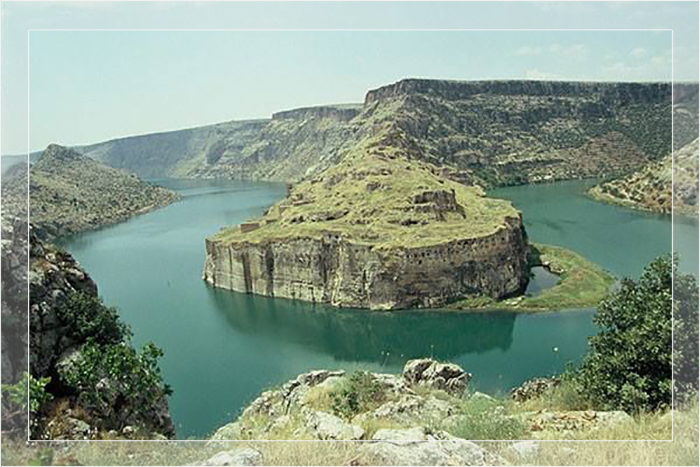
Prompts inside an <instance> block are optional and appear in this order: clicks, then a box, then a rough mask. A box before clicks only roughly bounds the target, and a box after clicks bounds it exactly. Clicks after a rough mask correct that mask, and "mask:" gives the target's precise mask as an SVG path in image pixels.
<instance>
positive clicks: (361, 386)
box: [331, 370, 386, 420]
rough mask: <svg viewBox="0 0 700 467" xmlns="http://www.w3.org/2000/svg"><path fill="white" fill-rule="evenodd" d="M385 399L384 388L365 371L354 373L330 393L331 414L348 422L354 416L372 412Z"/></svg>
mask: <svg viewBox="0 0 700 467" xmlns="http://www.w3.org/2000/svg"><path fill="white" fill-rule="evenodd" d="M385 398H386V393H385V392H384V388H382V385H381V383H380V382H379V381H377V380H376V379H375V378H374V376H373V375H372V374H371V373H369V372H366V371H359V370H358V371H355V372H354V373H353V374H352V375H350V377H349V378H348V379H347V381H346V382H345V384H343V385H342V386H341V387H340V388H338V389H336V390H335V391H333V392H331V400H332V408H333V413H335V414H336V415H338V416H339V417H344V418H346V419H348V420H350V419H352V418H353V417H354V416H355V415H357V414H359V413H362V412H367V411H369V410H373V409H374V408H376V407H378V406H379V405H381V403H382V402H384V400H385Z"/></svg>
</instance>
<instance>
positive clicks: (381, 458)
mask: <svg viewBox="0 0 700 467" xmlns="http://www.w3.org/2000/svg"><path fill="white" fill-rule="evenodd" d="M372 440H373V442H370V443H366V444H363V445H362V447H361V448H360V451H361V452H362V453H363V454H364V455H365V456H367V458H368V459H367V460H368V461H370V462H374V461H376V462H377V464H379V465H505V461H504V460H503V459H500V458H499V457H498V456H494V455H492V454H489V453H488V452H487V451H486V450H485V449H484V448H482V447H480V446H479V445H478V444H476V443H473V442H471V441H467V440H464V439H459V438H456V437H454V436H452V435H450V434H449V433H446V432H444V431H438V432H428V430H426V429H425V428H412V429H407V430H379V431H377V433H376V434H375V435H374V436H373V437H372Z"/></svg>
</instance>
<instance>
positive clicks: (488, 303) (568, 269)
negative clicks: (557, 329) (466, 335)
mask: <svg viewBox="0 0 700 467" xmlns="http://www.w3.org/2000/svg"><path fill="white" fill-rule="evenodd" d="M533 247H534V249H535V250H536V251H537V252H538V254H536V255H534V258H533V259H532V261H533V262H532V265H533V266H537V265H544V266H545V267H547V268H548V269H549V270H550V271H551V272H553V273H555V274H558V275H559V277H560V280H559V283H558V284H557V285H555V286H554V287H551V288H549V289H546V290H543V291H542V293H541V294H540V295H538V296H536V297H528V296H523V297H516V298H510V299H505V300H500V301H496V300H493V299H491V298H489V297H474V298H470V299H467V300H461V301H459V302H456V303H453V304H451V305H450V306H449V308H450V309H462V310H496V309H497V310H510V311H551V310H565V309H572V308H587V307H592V306H595V305H597V304H598V302H599V301H600V300H601V299H602V298H603V297H605V296H606V295H607V293H608V292H609V290H610V287H612V285H613V284H614V283H615V277H614V276H612V275H611V274H610V273H608V272H606V271H604V270H603V269H601V268H600V267H599V266H597V265H595V264H593V263H591V262H590V261H588V260H586V259H585V258H584V257H583V256H581V255H579V254H577V253H575V252H573V251H571V250H567V249H566V248H562V247H558V246H551V245H542V244H534V245H533Z"/></svg>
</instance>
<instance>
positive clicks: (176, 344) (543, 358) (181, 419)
mask: <svg viewBox="0 0 700 467" xmlns="http://www.w3.org/2000/svg"><path fill="white" fill-rule="evenodd" d="M161 184H163V185H166V186H168V187H169V188H172V189H175V190H177V191H179V192H180V193H181V194H182V195H183V199H182V200H181V201H178V202H176V203H174V204H172V205H170V206H168V207H166V208H164V209H160V210H158V211H155V212H152V213H150V214H147V215H144V216H139V217H136V218H133V219H131V220H130V221H128V222H125V223H123V224H119V225H116V226H113V227H109V228H105V229H101V230H98V231H95V232H90V233H85V234H81V235H77V236H74V237H72V238H69V239H66V240H64V241H63V242H62V244H63V246H64V247H66V248H67V249H68V250H69V251H70V252H71V253H73V255H74V256H75V257H76V258H77V259H78V260H79V261H80V262H81V264H82V265H83V266H84V267H85V268H86V269H87V270H88V271H89V273H90V274H91V275H92V277H93V278H94V279H95V281H96V282H97V284H98V286H99V290H100V294H101V295H102V297H103V298H104V300H105V302H106V303H107V304H109V305H114V306H116V307H118V308H119V312H120V315H121V316H122V318H123V319H124V321H126V322H127V323H129V324H130V325H131V327H132V330H133V331H134V342H135V343H136V344H137V345H141V344H143V343H144V342H147V341H153V342H155V343H156V344H157V345H159V346H160V347H161V348H163V350H164V351H165V357H164V358H163V360H162V369H163V372H164V375H165V379H166V380H167V382H168V383H169V384H170V385H171V386H172V387H173V389H174V394H173V396H172V397H171V399H170V408H171V413H172V415H173V418H174V420H175V424H176V428H177V431H178V437H179V438H181V439H185V438H201V437H204V436H206V435H207V433H210V432H211V431H212V430H214V429H216V428H217V427H218V426H220V425H222V424H224V423H227V422H229V421H231V420H232V419H233V418H235V416H236V415H237V414H239V413H240V410H241V409H242V407H244V406H245V404H247V403H248V402H250V401H251V400H252V399H253V398H254V397H256V396H257V395H258V394H259V393H260V391H261V390H263V389H264V388H266V387H270V386H272V385H277V384H280V383H283V382H284V381H286V380H288V379H290V378H292V377H294V376H296V375H297V374H299V373H301V372H304V371H307V370H310V369H317V368H344V369H347V370H352V369H355V368H365V369H370V370H373V371H378V370H383V371H388V372H398V371H400V369H401V367H402V365H403V363H404V362H405V361H406V360H407V359H409V358H413V357H421V356H434V357H436V358H440V359H445V360H450V361H454V362H457V363H459V364H460V365H462V366H463V367H464V368H465V369H466V370H467V371H469V372H471V373H473V375H474V379H473V380H472V384H473V386H474V387H475V388H477V389H479V390H482V391H486V392H505V391H507V390H508V389H509V388H511V387H513V386H515V385H518V384H519V383H521V382H522V381H523V380H525V379H528V378H531V377H534V376H538V375H546V374H551V373H555V372H558V371H560V370H561V369H562V368H563V367H564V365H565V363H566V362H567V361H576V360H578V359H579V357H580V356H581V355H582V354H583V352H584V351H585V348H586V338H587V337H588V336H589V335H591V334H593V333H594V332H595V328H594V325H593V323H592V322H591V316H592V314H593V311H592V310H579V311H567V312H565V313H543V314H537V315H515V314H511V313H498V312H490V313H454V312H452V313H449V312H428V311H419V312H409V311H405V312H396V313H381V312H376V313H375V312H368V311H363V310H339V309H334V308H331V307H326V306H320V305H316V306H314V305H312V304H307V303H302V302H295V301H291V300H282V299H272V298H265V297H257V296H252V295H245V294H239V293H234V292H228V291H222V290H216V289H213V288H211V287H208V286H207V285H206V284H205V283H204V282H203V281H202V280H201V273H202V266H203V263H204V238H205V237H206V236H208V235H211V234H213V233H215V232H216V231H217V230H218V229H219V228H221V227H222V226H225V225H231V224H236V223H239V222H242V221H243V220H245V219H247V218H249V217H252V216H255V215H259V214H260V213H262V211H263V210H264V209H265V208H266V207H267V206H269V205H270V204H272V203H273V202H275V201H276V200H278V199H279V198H280V197H282V196H283V195H284V193H285V187H284V185H282V184H272V183H251V182H223V181H181V180H179V181H174V180H164V181H161ZM583 187H584V185H582V184H580V183H558V184H552V185H542V186H534V187H524V188H522V187H519V188H508V189H503V190H498V194H499V195H500V196H503V197H507V198H509V199H512V200H513V201H514V202H515V203H516V204H517V205H518V207H519V208H520V209H521V210H523V212H524V213H525V214H524V215H525V219H526V225H527V229H528V233H529V235H530V238H531V239H532V240H534V241H538V242H543V243H553V244H557V245H563V246H567V247H569V248H572V249H575V250H577V251H579V252H581V253H583V254H585V255H587V256H588V257H589V258H591V259H593V260H594V261H597V262H598V263H599V264H601V265H603V266H604V267H605V268H607V269H609V270H611V271H613V272H615V273H616V274H618V275H622V274H626V275H637V274H638V273H639V271H641V268H642V267H643V265H644V264H645V263H646V262H648V260H649V259H651V258H652V257H653V256H654V255H656V254H657V253H660V252H663V251H664V249H666V250H668V249H670V241H669V237H670V225H671V223H670V220H669V218H667V217H660V216H653V215H648V214H644V213H638V212H634V211H629V210H626V209H620V208H616V207H612V206H605V205H601V204H598V203H594V202H592V201H589V200H587V199H585V198H583V197H582V196H581V195H580V192H581V190H582V189H583ZM682 225H683V227H681V229H680V231H681V234H682V236H683V237H682V238H683V242H685V243H687V244H692V240H693V236H694V239H695V255H694V258H695V263H694V265H693V263H692V262H689V263H687V264H685V263H684V264H685V266H687V267H689V268H692V267H695V268H697V234H698V227H697V222H687V223H685V224H682ZM678 231H679V228H678V226H676V233H678ZM685 243H684V244H685ZM691 253H692V252H691ZM548 279H549V278H548V277H547V276H546V275H542V276H541V280H543V281H545V282H542V283H541V284H540V287H539V288H541V286H546V281H547V280H548ZM537 289H538V287H534V286H533V289H532V290H533V291H534V292H535V293H536V292H537ZM555 348H557V351H555V350H554V349H555Z"/></svg>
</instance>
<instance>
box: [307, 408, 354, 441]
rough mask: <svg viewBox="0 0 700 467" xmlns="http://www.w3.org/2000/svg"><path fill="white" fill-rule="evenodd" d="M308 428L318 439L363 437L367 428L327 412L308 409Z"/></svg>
mask: <svg viewBox="0 0 700 467" xmlns="http://www.w3.org/2000/svg"><path fill="white" fill-rule="evenodd" d="M304 417H305V419H306V428H307V429H308V430H309V431H310V432H312V433H313V434H314V435H315V436H316V437H317V438H318V439H344V440H356V439H362V437H363V436H364V434H365V430H363V429H362V428H360V427H359V426H357V425H352V424H350V423H347V422H346V421H344V420H342V419H341V418H338V417H336V416H335V415H331V414H329V413H326V412H320V411H317V410H307V411H306V412H305V414H304Z"/></svg>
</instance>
